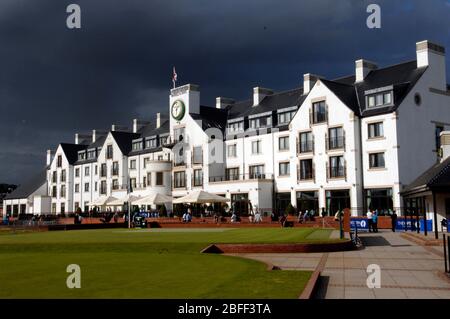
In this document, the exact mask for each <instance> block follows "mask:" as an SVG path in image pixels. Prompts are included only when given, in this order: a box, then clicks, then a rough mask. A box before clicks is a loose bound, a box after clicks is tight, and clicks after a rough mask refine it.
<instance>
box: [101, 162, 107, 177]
mask: <svg viewBox="0 0 450 319" xmlns="http://www.w3.org/2000/svg"><path fill="white" fill-rule="evenodd" d="M100 177H106V164H102V166H100Z"/></svg>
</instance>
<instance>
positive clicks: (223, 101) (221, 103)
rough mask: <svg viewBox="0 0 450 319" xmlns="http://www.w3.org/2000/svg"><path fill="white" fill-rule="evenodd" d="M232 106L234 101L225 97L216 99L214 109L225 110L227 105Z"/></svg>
mask: <svg viewBox="0 0 450 319" xmlns="http://www.w3.org/2000/svg"><path fill="white" fill-rule="evenodd" d="M231 104H234V100H233V99H229V98H226V97H221V96H219V97H216V108H218V109H224V108H226V107H227V106H228V105H231Z"/></svg>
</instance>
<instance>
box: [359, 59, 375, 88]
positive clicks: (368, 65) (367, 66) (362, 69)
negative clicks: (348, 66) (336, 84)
mask: <svg viewBox="0 0 450 319" xmlns="http://www.w3.org/2000/svg"><path fill="white" fill-rule="evenodd" d="M377 68H378V66H377V65H376V64H375V63H374V62H370V61H367V60H364V59H359V60H356V61H355V83H358V82H362V81H364V79H365V78H366V76H367V74H369V72H370V71H372V70H376V69H377Z"/></svg>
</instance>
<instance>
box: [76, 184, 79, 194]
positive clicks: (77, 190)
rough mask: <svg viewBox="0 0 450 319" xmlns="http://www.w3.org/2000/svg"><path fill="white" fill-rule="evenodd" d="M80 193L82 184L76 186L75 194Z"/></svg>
mask: <svg viewBox="0 0 450 319" xmlns="http://www.w3.org/2000/svg"><path fill="white" fill-rule="evenodd" d="M79 192H80V184H75V193H79Z"/></svg>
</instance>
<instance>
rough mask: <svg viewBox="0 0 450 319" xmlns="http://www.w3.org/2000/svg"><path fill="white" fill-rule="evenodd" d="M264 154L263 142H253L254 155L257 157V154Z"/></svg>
mask: <svg viewBox="0 0 450 319" xmlns="http://www.w3.org/2000/svg"><path fill="white" fill-rule="evenodd" d="M261 153H262V149H261V141H260V140H258V141H253V142H252V154H254V155H257V154H261Z"/></svg>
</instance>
